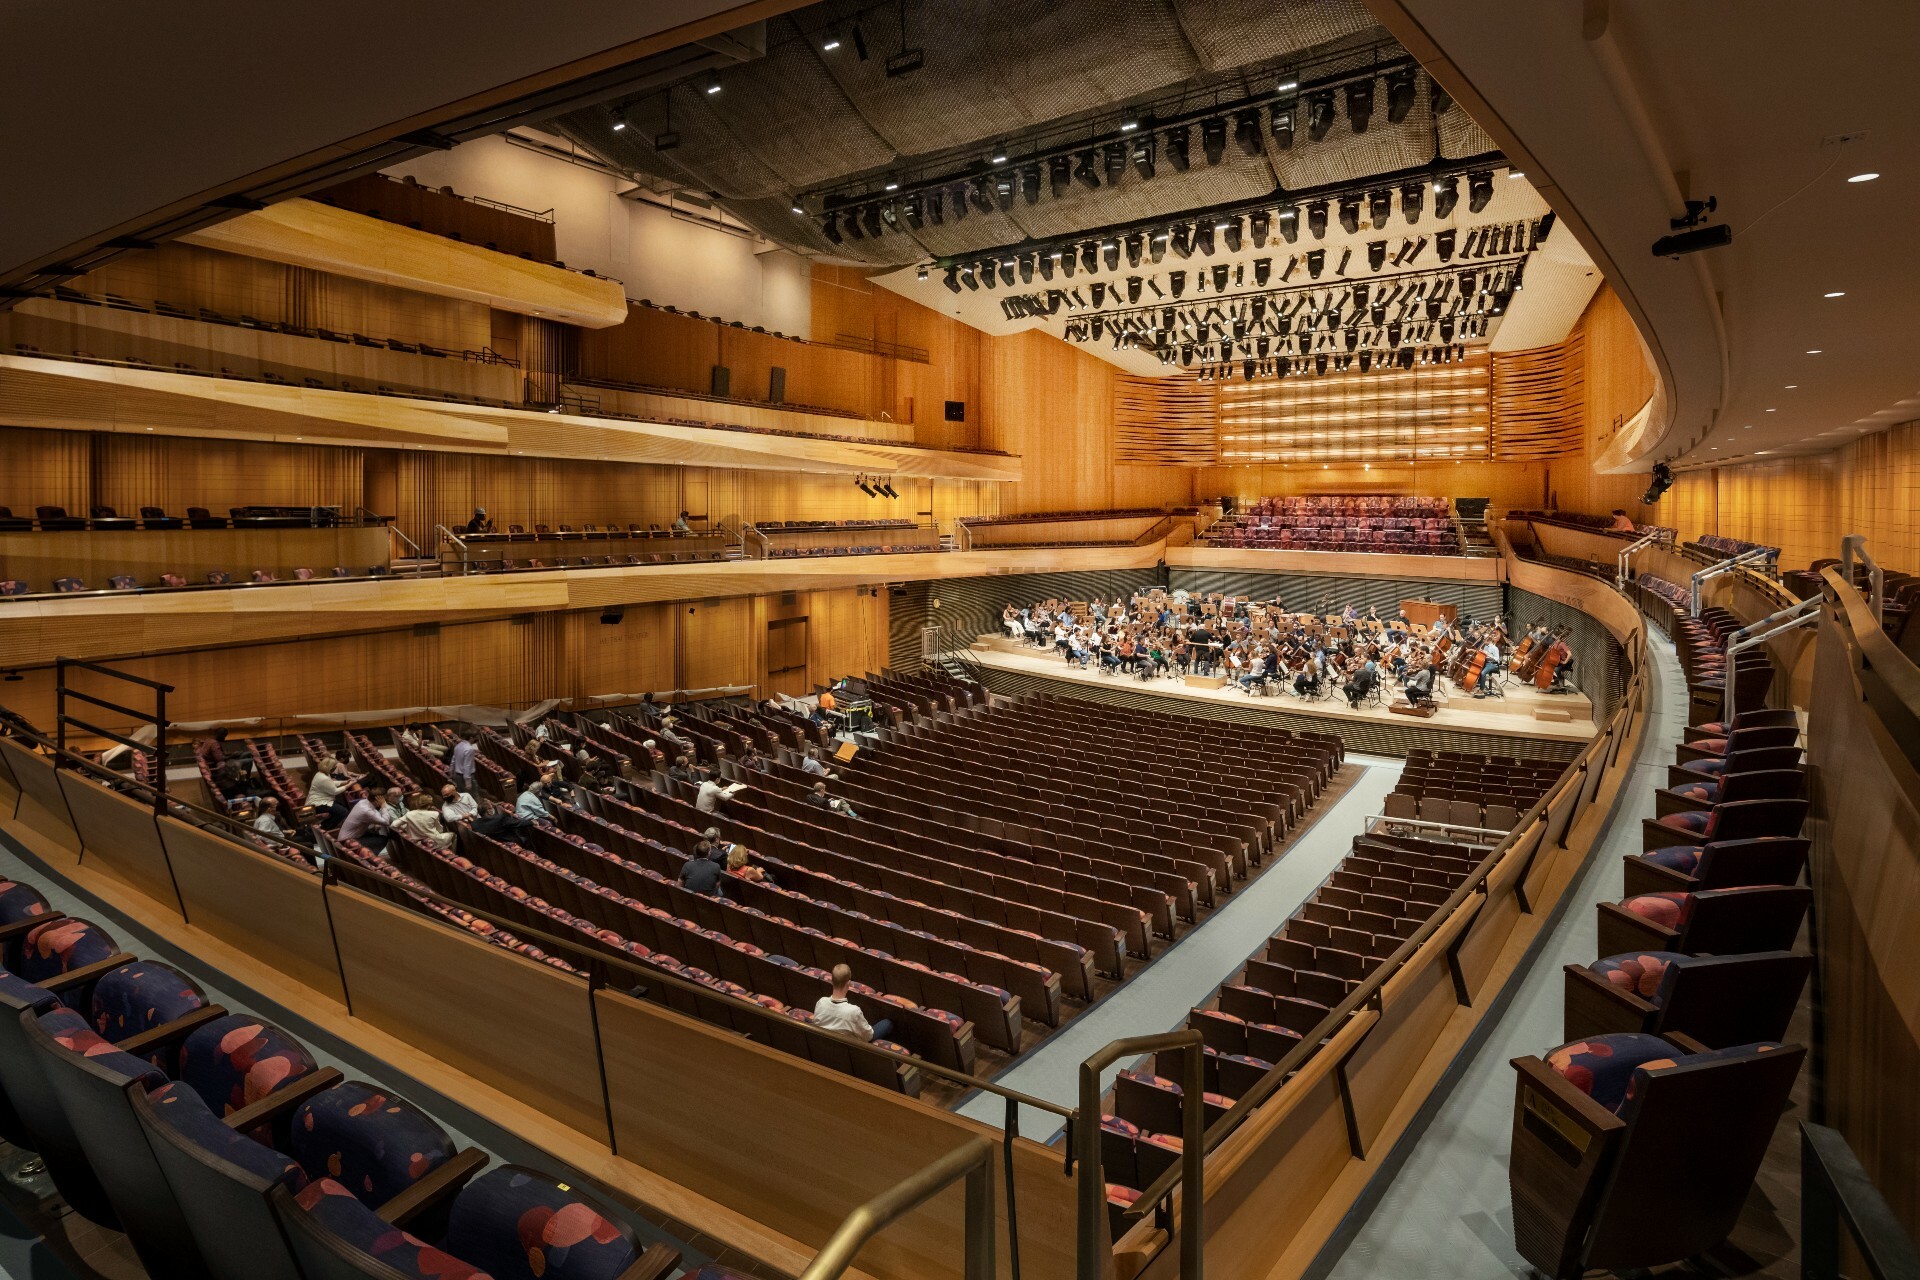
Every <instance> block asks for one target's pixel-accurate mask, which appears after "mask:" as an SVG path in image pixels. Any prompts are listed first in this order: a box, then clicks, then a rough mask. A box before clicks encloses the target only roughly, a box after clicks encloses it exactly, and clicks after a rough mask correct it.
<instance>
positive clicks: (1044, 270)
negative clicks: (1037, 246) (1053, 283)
mask: <svg viewBox="0 0 1920 1280" xmlns="http://www.w3.org/2000/svg"><path fill="white" fill-rule="evenodd" d="M1059 261H1060V255H1059V254H1057V253H1048V252H1047V251H1046V250H1045V249H1042V250H1041V251H1040V253H1039V255H1038V256H1037V258H1036V260H1035V263H1034V265H1035V266H1037V267H1039V268H1040V278H1041V279H1042V280H1051V279H1053V268H1054V264H1055V263H1057V262H1059Z"/></svg>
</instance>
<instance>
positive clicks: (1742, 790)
mask: <svg viewBox="0 0 1920 1280" xmlns="http://www.w3.org/2000/svg"><path fill="white" fill-rule="evenodd" d="M1806 794H1807V774H1806V771H1805V770H1804V769H1801V768H1799V767H1798V766H1795V767H1793V768H1790V769H1748V770H1744V771H1742V772H1740V773H1729V774H1725V775H1723V776H1721V777H1718V778H1692V779H1690V780H1688V781H1686V782H1684V783H1682V784H1681V785H1679V786H1677V787H1666V788H1664V789H1662V790H1659V791H1656V792H1654V793H1653V811H1654V813H1655V814H1656V815H1658V816H1657V817H1656V819H1655V821H1656V822H1657V823H1658V824H1659V825H1662V826H1670V827H1678V828H1682V829H1684V830H1687V831H1694V832H1699V831H1704V830H1705V829H1706V826H1707V822H1708V820H1709V814H1710V813H1711V812H1712V810H1713V808H1714V806H1716V805H1722V804H1736V803H1738V802H1740V801H1742V800H1799V799H1803V798H1805V796H1806Z"/></svg>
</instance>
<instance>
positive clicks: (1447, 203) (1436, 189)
mask: <svg viewBox="0 0 1920 1280" xmlns="http://www.w3.org/2000/svg"><path fill="white" fill-rule="evenodd" d="M1459 203H1460V179H1458V178H1457V177H1455V176H1454V175H1453V174H1448V175H1447V176H1446V177H1444V178H1442V179H1440V180H1439V181H1438V182H1436V183H1434V184H1433V216H1434V217H1436V218H1450V217H1452V216H1453V207H1454V206H1455V205H1457V204H1459Z"/></svg>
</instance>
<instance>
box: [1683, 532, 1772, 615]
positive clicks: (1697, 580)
mask: <svg viewBox="0 0 1920 1280" xmlns="http://www.w3.org/2000/svg"><path fill="white" fill-rule="evenodd" d="M1774 554H1775V553H1774V551H1773V548H1771V547H1755V548H1754V549H1753V550H1751V551H1742V552H1741V553H1740V554H1739V555H1737V556H1732V557H1730V558H1728V559H1726V560H1721V561H1719V562H1718V563H1715V564H1710V565H1708V566H1707V567H1706V568H1704V569H1696V570H1695V571H1694V574H1693V577H1692V578H1691V579H1689V583H1690V586H1691V591H1692V597H1693V599H1692V604H1691V605H1690V609H1691V611H1692V614H1693V616H1694V617H1696V618H1697V617H1699V616H1700V584H1701V583H1703V582H1705V581H1706V580H1707V579H1708V578H1717V577H1719V576H1720V575H1721V574H1723V573H1732V572H1733V571H1734V570H1735V569H1738V568H1739V567H1740V566H1741V565H1745V564H1751V563H1753V562H1754V561H1755V560H1767V559H1770V558H1772V556H1773V555H1774Z"/></svg>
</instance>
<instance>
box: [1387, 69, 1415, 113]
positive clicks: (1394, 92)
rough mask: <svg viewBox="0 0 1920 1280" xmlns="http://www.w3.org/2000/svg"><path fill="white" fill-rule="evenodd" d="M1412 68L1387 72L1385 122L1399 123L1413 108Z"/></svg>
mask: <svg viewBox="0 0 1920 1280" xmlns="http://www.w3.org/2000/svg"><path fill="white" fill-rule="evenodd" d="M1413 94H1414V79H1413V68H1412V67H1402V68H1400V69H1399V70H1398V71H1390V72H1388V73H1387V123H1388V124H1399V123H1400V122H1401V121H1402V120H1405V119H1406V118H1407V115H1408V114H1409V113H1410V112H1411V111H1412V110H1413Z"/></svg>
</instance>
